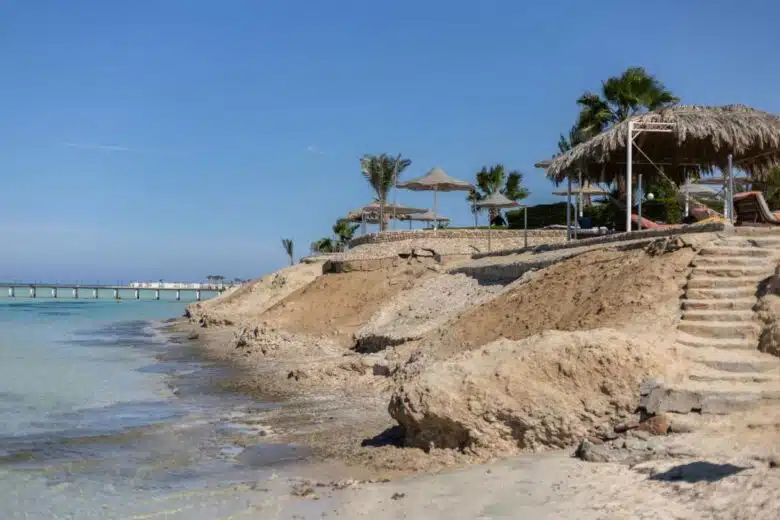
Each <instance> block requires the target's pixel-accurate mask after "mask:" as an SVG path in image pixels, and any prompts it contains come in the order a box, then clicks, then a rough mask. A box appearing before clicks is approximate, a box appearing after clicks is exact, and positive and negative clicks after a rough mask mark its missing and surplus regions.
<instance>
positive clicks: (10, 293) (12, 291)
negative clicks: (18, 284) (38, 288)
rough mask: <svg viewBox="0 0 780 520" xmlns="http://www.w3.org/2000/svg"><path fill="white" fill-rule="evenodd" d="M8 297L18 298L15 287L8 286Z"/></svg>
mask: <svg viewBox="0 0 780 520" xmlns="http://www.w3.org/2000/svg"><path fill="white" fill-rule="evenodd" d="M8 297H9V298H16V291H15V290H14V288H13V287H9V288H8Z"/></svg>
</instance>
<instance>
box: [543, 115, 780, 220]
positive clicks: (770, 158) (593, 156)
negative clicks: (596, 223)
mask: <svg viewBox="0 0 780 520" xmlns="http://www.w3.org/2000/svg"><path fill="white" fill-rule="evenodd" d="M629 137H630V141H631V142H632V143H633V144H634V146H628V143H629ZM634 149H636V150H634ZM635 151H636V152H637V159H638V160H637V161H634V160H633V155H634V152H635ZM732 160H733V162H734V163H735V164H736V165H737V166H738V167H739V168H740V169H742V170H744V171H745V172H747V173H749V174H751V175H752V176H754V177H757V178H759V179H762V178H765V177H766V176H767V175H768V174H769V172H770V170H771V168H772V167H773V166H775V165H777V164H780V117H778V116H776V115H774V114H770V113H767V112H762V111H760V110H755V109H752V108H749V107H746V106H744V105H727V106H721V107H705V106H695V105H690V106H685V105H681V106H676V107H670V108H665V109H661V110H658V111H654V112H649V113H647V114H642V115H639V116H635V117H632V118H630V119H628V120H626V121H623V122H621V123H618V124H616V125H614V126H613V127H611V128H609V129H608V130H606V131H604V132H602V133H600V134H599V135H597V136H595V137H593V138H592V139H589V140H588V141H586V142H584V143H582V144H579V145H577V146H575V147H574V148H572V149H571V150H570V151H568V152H566V153H565V154H562V155H560V156H559V157H556V158H554V159H553V160H552V161H551V162H550V164H549V167H548V168H547V176H548V177H550V178H551V179H552V180H553V181H555V182H561V181H563V180H564V179H565V178H566V177H567V175H568V173H569V172H570V171H573V170H575V169H577V168H580V169H581V170H582V174H583V177H584V178H586V179H589V180H596V181H598V180H602V181H607V182H612V181H613V180H615V179H617V178H618V177H620V176H622V175H623V174H624V173H625V174H626V195H627V202H628V204H627V206H628V208H630V207H631V189H632V185H631V175H632V174H634V173H637V174H640V175H642V174H644V175H645V176H646V177H645V178H648V179H649V178H652V177H655V176H658V175H659V173H658V172H659V169H662V170H663V175H664V176H666V177H668V178H671V179H672V180H673V181H674V182H675V183H677V184H678V185H679V184H682V183H683V182H684V180H685V179H686V177H687V175H688V174H689V173H691V172H692V171H697V172H699V173H711V172H712V171H713V170H715V169H720V170H722V171H724V172H725V171H729V169H730V167H731V164H732V163H731V161H732ZM730 191H733V190H730ZM630 213H631V212H630V210H629V211H627V215H626V218H627V222H629V223H630V219H631V215H630Z"/></svg>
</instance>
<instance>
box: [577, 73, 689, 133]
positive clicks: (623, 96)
mask: <svg viewBox="0 0 780 520" xmlns="http://www.w3.org/2000/svg"><path fill="white" fill-rule="evenodd" d="M679 102H680V98H678V97H677V96H675V95H674V94H672V92H671V91H669V90H668V89H667V88H666V87H665V86H664V84H663V83H661V82H660V81H659V80H658V79H656V78H655V76H652V75H650V74H648V72H647V71H646V70H645V69H644V68H643V67H630V68H628V69H626V70H625V71H624V72H623V73H622V74H621V75H620V76H612V77H611V78H609V79H607V80H606V81H604V82H602V84H601V92H600V93H598V94H597V93H594V92H585V93H584V94H583V95H582V96H580V97H579V99H577V104H578V105H579V106H580V114H579V119H578V122H577V129H578V130H579V131H580V132H581V133H582V135H583V137H585V138H590V137H593V136H594V135H596V134H598V133H600V132H603V131H604V130H606V129H607V128H609V127H610V126H612V125H614V124H617V123H620V122H621V121H625V120H626V119H628V118H629V117H631V116H633V115H635V114H639V113H642V112H646V111H648V110H657V109H659V108H663V107H666V106H670V105H675V104H677V103H679Z"/></svg>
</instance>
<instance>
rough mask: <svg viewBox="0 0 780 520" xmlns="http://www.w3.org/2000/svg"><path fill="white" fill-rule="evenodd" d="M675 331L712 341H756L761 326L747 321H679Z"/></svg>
mask: <svg viewBox="0 0 780 520" xmlns="http://www.w3.org/2000/svg"><path fill="white" fill-rule="evenodd" d="M677 330H679V331H680V332H684V333H686V334H690V335H692V336H698V337H699V338H714V339H746V340H752V341H758V336H759V334H760V333H761V326H760V325H759V324H758V323H753V322H749V321H733V322H732V321H720V322H714V321H687V320H684V321H681V322H680V324H679V325H678V326H677Z"/></svg>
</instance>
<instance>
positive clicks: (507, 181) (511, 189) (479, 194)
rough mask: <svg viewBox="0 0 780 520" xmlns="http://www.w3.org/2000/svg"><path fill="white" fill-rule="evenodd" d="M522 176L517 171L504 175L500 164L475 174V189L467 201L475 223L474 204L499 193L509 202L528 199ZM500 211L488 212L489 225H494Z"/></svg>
mask: <svg viewBox="0 0 780 520" xmlns="http://www.w3.org/2000/svg"><path fill="white" fill-rule="evenodd" d="M522 183H523V174H522V173H520V172H519V171H517V170H513V171H511V172H509V174H507V173H506V171H505V170H504V166H503V165H502V164H496V165H494V166H491V167H490V168H486V167H483V168H482V169H481V170H480V171H479V172H477V183H476V185H477V187H476V189H473V190H471V191H470V192H469V194H468V197H467V200H468V201H469V202H470V203H471V206H472V213H474V220H475V221H476V218H477V213H478V208H477V206H476V204H477V203H478V202H479V201H481V200H484V199H486V198H488V197H489V196H491V195H493V194H494V193H497V192H500V193H501V194H503V195H504V196H505V197H506V198H508V199H509V200H514V201H520V200H523V199H524V198H526V197H528V195H529V192H528V190H527V189H525V188H524V187H523V185H522ZM500 214H501V211H500V210H499V209H498V208H491V209H490V210H489V215H490V223H491V224H495V223H497V222H495V221H497V220H498V217H499V215H500Z"/></svg>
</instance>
